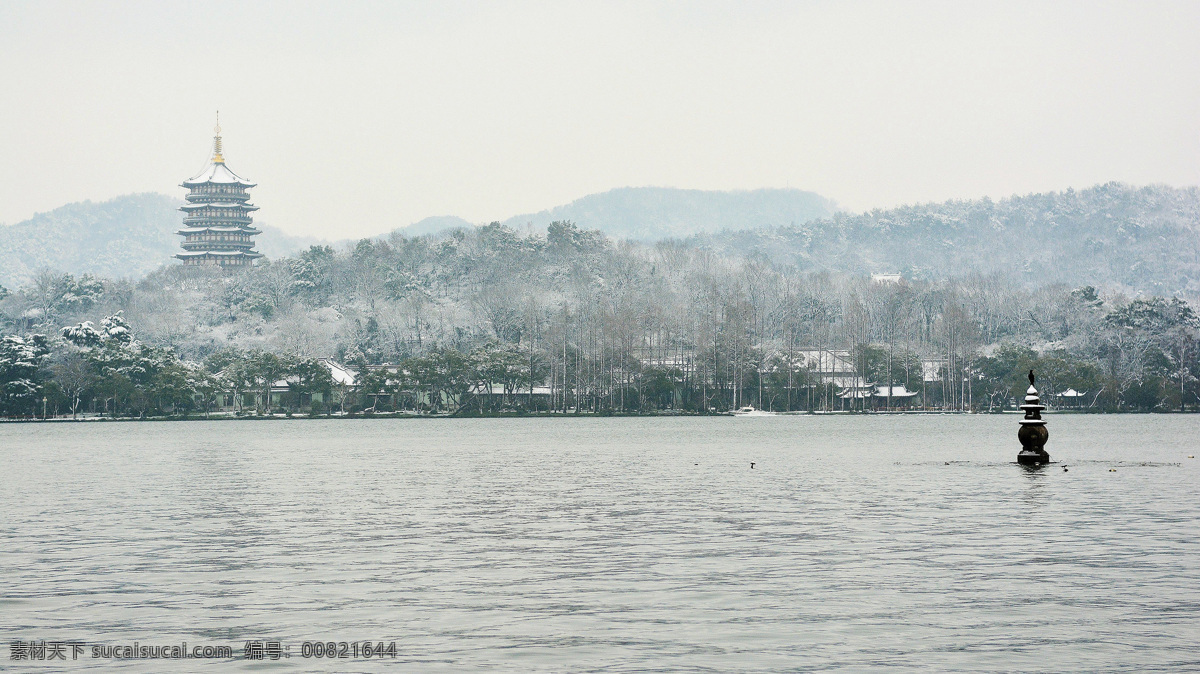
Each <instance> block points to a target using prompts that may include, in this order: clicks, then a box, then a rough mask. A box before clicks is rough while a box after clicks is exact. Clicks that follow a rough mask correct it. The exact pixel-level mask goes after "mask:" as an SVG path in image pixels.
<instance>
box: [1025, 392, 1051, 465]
mask: <svg viewBox="0 0 1200 674" xmlns="http://www.w3.org/2000/svg"><path fill="white" fill-rule="evenodd" d="M1033 380H1034V378H1033V370H1030V371H1029V390H1028V391H1026V392H1025V404H1024V405H1021V409H1023V410H1025V418H1024V419H1022V420H1021V430H1019V431H1017V439H1018V440H1020V441H1021V451H1020V453H1018V454H1017V463H1020V464H1025V465H1033V464H1039V463H1050V454H1049V453H1047V452H1046V441H1047V440H1049V439H1050V431H1048V430H1046V422H1045V421H1043V420H1042V410H1044V409H1046V406H1045V405H1043V404H1042V401H1041V400H1040V399H1039V398H1038V392H1037V389H1035V388H1034V387H1033Z"/></svg>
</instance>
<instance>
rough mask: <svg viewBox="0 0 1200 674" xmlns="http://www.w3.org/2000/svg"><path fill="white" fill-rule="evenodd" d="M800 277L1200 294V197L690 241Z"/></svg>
mask: <svg viewBox="0 0 1200 674" xmlns="http://www.w3.org/2000/svg"><path fill="white" fill-rule="evenodd" d="M689 243H691V244H693V245H699V246H703V247H707V248H711V249H713V250H716V251H718V252H721V253H725V254H736V255H751V256H757V257H764V258H767V259H770V260H773V261H775V262H778V263H781V264H787V265H795V266H796V267H798V268H799V269H801V270H811V271H831V272H841V273H850V274H859V275H865V274H872V273H886V272H901V273H903V274H904V276H905V277H907V278H910V279H923V280H930V281H937V280H941V279H946V278H954V277H961V276H964V275H968V274H999V275H1000V276H1001V277H1002V278H1003V279H1004V280H1005V282H1006V283H1007V284H1009V286H1008V287H1017V286H1024V287H1031V286H1041V285H1046V284H1049V283H1064V284H1068V285H1072V286H1081V285H1085V284H1087V285H1095V286H1098V287H1105V288H1109V289H1116V290H1122V291H1130V292H1134V293H1143V292H1144V293H1152V294H1156V295H1168V296H1169V295H1183V296H1186V297H1191V298H1197V297H1200V188H1197V187H1186V188H1175V187H1168V186H1165V185H1152V186H1147V187H1134V186H1130V185H1124V184H1121V183H1107V184H1104V185H1096V186H1094V187H1090V188H1087V189H1083V190H1073V189H1069V190H1066V191H1065V192H1046V193H1041V194H1030V195H1025V196H1013V197H1008V198H1005V199H1001V200H999V201H992V200H991V199H986V198H985V199H973V200H969V201H947V202H943V203H934V204H919V205H915V206H902V207H899V208H893V209H888V210H879V211H872V212H870V213H863V214H860V215H851V214H845V213H839V214H837V215H835V216H833V217H832V218H825V219H821V220H815V221H812V222H809V223H807V224H804V225H797V226H794V227H791V226H789V227H783V228H779V229H775V230H767V231H747V232H736V233H730V234H727V235H721V236H712V235H705V236H701V237H696V238H695V239H693V240H691V241H689Z"/></svg>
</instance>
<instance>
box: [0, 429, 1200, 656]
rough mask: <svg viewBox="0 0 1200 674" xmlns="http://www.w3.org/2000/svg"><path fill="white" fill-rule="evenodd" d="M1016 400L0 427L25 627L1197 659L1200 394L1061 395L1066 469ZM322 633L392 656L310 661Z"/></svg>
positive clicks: (124, 639) (1, 558)
mask: <svg viewBox="0 0 1200 674" xmlns="http://www.w3.org/2000/svg"><path fill="white" fill-rule="evenodd" d="M1017 419H1018V417H1017V416H1015V415H1003V416H1000V415H997V416H961V415H960V416H949V415H947V416H940V415H932V416H916V415H912V416H869V417H864V416H855V417H848V416H785V417H746V418H729V417H724V418H608V419H573V418H568V419H561V418H560V419H462V420H453V419H397V420H293V421H282V420H280V421H220V422H217V421H214V422H199V421H197V422H185V423H79V424H70V423H50V424H0V462H2V463H0V581H2V586H0V648H7V647H8V645H9V642H10V641H13V640H27V641H28V640H47V641H51V640H60V641H68V640H71V641H81V642H86V643H88V644H96V643H103V644H132V643H133V642H135V641H137V642H140V643H142V644H145V643H178V642H181V641H187V642H189V643H190V644H213V645H230V646H233V647H234V648H235V651H239V652H240V650H241V648H242V644H243V642H245V641H246V640H272V639H273V640H278V641H280V642H282V643H283V644H284V645H289V644H290V646H291V649H292V651H291V652H292V657H291V658H290V659H283V660H280V661H278V662H270V661H267V662H266V663H254V662H251V661H245V660H241V659H235V660H233V661H232V662H231V661H228V660H226V661H219V662H214V663H209V662H203V663H201V662H199V661H195V660H193V661H189V662H187V663H177V662H175V663H172V662H163V661H153V660H141V661H124V662H117V661H112V660H101V659H90V658H86V657H81V659H80V660H79V661H77V662H67V663H65V665H61V664H60V665H59V666H60V667H62V668H63V669H68V670H71V671H74V670H84V669H92V668H105V669H108V668H123V669H126V670H134V671H191V670H193V669H197V668H200V669H205V670H212V671H216V670H225V669H230V668H241V669H253V668H262V667H264V666H266V667H270V668H282V669H291V670H295V671H302V670H303V671H307V670H312V669H326V670H330V671H375V670H378V669H380V668H383V667H386V666H388V665H403V668H404V669H406V670H410V671H411V670H420V671H431V670H462V669H493V670H496V669H498V670H509V671H528V670H546V671H561V670H600V669H604V670H646V669H660V670H673V669H687V670H693V669H705V668H710V669H714V670H731V669H740V670H745V669H752V670H784V669H819V668H849V669H867V668H877V667H878V668H895V669H929V670H938V671H946V670H956V671H995V670H1036V671H1113V670H1126V671H1134V670H1137V671H1146V670H1153V669H1164V670H1180V669H1200V499H1198V498H1197V497H1198V496H1200V459H1188V458H1187V457H1188V455H1189V454H1190V455H1196V454H1200V451H1198V448H1197V444H1198V442H1197V439H1198V438H1200V416H1198V415H1190V416H1180V415H1174V416H1166V415H1162V416H1132V415H1128V416H1085V415H1058V416H1055V415H1050V416H1049V424H1050V432H1051V437H1050V443H1049V445H1048V447H1047V448H1048V449H1049V451H1050V453H1051V455H1052V457H1053V459H1054V460H1055V461H1057V462H1060V464H1059V465H1054V466H1051V467H1048V468H1045V469H1042V470H1040V471H1030V470H1027V469H1025V468H1022V467H1020V466H1018V465H1016V464H1015V463H1014V461H1015V458H1016V453H1017V450H1018V449H1019V444H1018V443H1017V441H1016V432H1017ZM751 461H753V462H755V467H754V468H753V469H751V468H750V462H751ZM1061 464H1066V465H1067V466H1068V467H1069V471H1068V472H1064V471H1063V470H1062V465H1061ZM1114 468H1115V469H1116V471H1115V472H1112V470H1111V469H1114ZM318 640H319V641H364V640H370V641H384V642H391V641H395V642H396V644H397V653H396V657H395V659H392V658H385V660H384V661H383V662H376V661H370V660H364V659H357V660H338V659H323V660H308V659H303V658H300V657H299V655H300V653H299V650H298V649H299V645H300V644H301V642H303V641H318ZM0 656H2V657H3V662H2V663H0V666H8V665H13V666H16V663H13V662H10V661H9V653H7V652H4V653H2V654H0ZM68 657H69V656H68ZM25 667H26V668H27V669H34V668H37V669H38V671H49V668H48V667H47V666H46V663H42V665H41V666H40V667H38V666H37V665H36V664H27V665H25Z"/></svg>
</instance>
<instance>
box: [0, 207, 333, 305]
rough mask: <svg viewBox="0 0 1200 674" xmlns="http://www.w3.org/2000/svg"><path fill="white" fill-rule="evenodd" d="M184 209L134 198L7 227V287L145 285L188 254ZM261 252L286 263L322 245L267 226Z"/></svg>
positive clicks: (1, 238) (2, 232) (1, 273)
mask: <svg viewBox="0 0 1200 674" xmlns="http://www.w3.org/2000/svg"><path fill="white" fill-rule="evenodd" d="M182 203H183V202H182V201H181V200H179V199H175V198H172V197H169V196H166V195H164V194H155V193H144V194H127V195H125V196H120V197H116V198H115V199H109V200H108V201H102V202H92V201H80V202H76V203H73V204H67V205H66V206H60V207H59V208H56V209H54V210H52V211H49V212H46V213H38V214H36V215H34V216H33V217H32V218H30V219H28V220H25V221H23V222H18V223H17V224H15V225H8V226H0V285H4V286H7V287H9V288H12V287H13V286H17V285H20V284H22V283H24V282H26V281H28V280H29V279H30V278H32V277H33V276H34V274H36V273H37V272H38V270H40V269H45V268H49V269H54V270H57V271H65V272H70V273H72V274H95V275H99V276H107V277H110V278H133V279H138V278H141V277H143V276H145V275H146V274H148V273H150V272H151V271H154V270H155V269H157V268H158V267H161V266H163V265H165V264H169V263H171V262H172V259H171V258H172V256H173V255H175V253H177V252H179V251H180V247H179V242H180V237H179V236H178V235H177V234H175V232H176V231H177V230H178V229H179V228H180V227H182V226H183V214H181V213H180V212H179V210H178V209H179V206H180V204H182ZM259 229H261V230H262V231H263V233H262V234H261V235H259V236H258V237H257V244H258V245H257V248H258V250H259V251H260V252H262V253H263V254H264V255H266V256H267V257H281V256H284V255H289V254H292V253H294V252H296V251H299V250H302V249H304V248H307V247H308V246H309V245H312V244H316V243H321V241H319V240H318V239H314V238H311V237H296V236H291V235H289V234H286V233H284V232H283V231H281V230H279V229H277V228H275V227H270V226H262V225H259Z"/></svg>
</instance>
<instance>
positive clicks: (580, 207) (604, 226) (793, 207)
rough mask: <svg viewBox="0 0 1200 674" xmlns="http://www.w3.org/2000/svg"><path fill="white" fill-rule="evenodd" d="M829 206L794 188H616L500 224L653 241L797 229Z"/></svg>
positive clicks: (826, 213)
mask: <svg viewBox="0 0 1200 674" xmlns="http://www.w3.org/2000/svg"><path fill="white" fill-rule="evenodd" d="M835 210H836V207H835V205H834V203H833V202H832V201H830V200H829V199H826V198H825V197H822V196H821V195H819V194H816V193H815V192H805V191H803V190H797V189H759V190H737V191H730V192H714V191H706V190H681V189H674V188H668V187H622V188H619V189H615V190H609V191H607V192H601V193H599V194H589V195H588V196H586V197H583V198H581V199H576V200H575V201H572V202H571V203H569V204H566V205H563V206H557V207H555V208H552V209H550V210H546V211H541V212H538V213H530V214H526V215H517V216H514V217H511V218H509V219H508V220H505V221H504V222H503V223H502V224H504V225H505V226H508V227H511V228H513V229H517V230H519V229H521V228H523V227H525V226H527V225H532V226H533V227H534V228H535V229H545V228H546V226H547V225H549V224H550V223H551V222H554V221H556V220H569V221H571V222H574V223H575V224H576V225H579V226H580V227H582V228H584V229H598V230H600V231H602V232H604V233H605V234H607V235H609V236H611V237H616V238H622V239H635V240H638V241H655V240H658V239H667V238H682V237H687V236H693V235H696V234H712V233H716V232H720V231H722V230H729V231H739V230H758V229H767V228H771V227H785V226H789V225H803V224H804V223H806V222H808V221H809V220H815V219H817V218H824V217H828V216H830V215H833V213H834V211H835Z"/></svg>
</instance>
